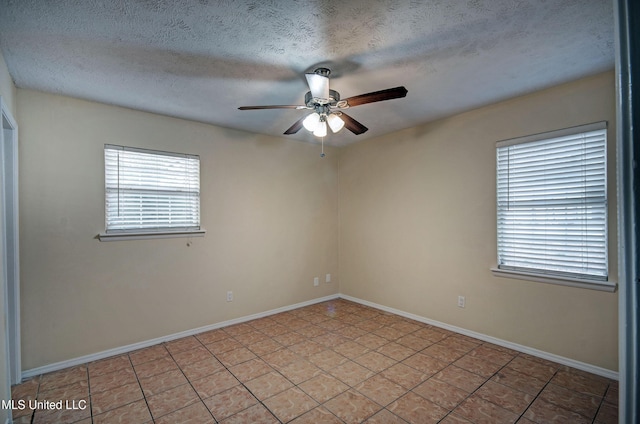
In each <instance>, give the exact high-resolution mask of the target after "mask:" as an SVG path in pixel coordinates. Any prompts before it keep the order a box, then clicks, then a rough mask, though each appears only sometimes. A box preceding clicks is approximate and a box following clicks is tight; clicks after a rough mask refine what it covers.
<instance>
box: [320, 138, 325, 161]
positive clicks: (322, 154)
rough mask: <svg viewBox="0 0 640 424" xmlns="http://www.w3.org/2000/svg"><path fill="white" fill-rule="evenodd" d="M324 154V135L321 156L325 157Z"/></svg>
mask: <svg viewBox="0 0 640 424" xmlns="http://www.w3.org/2000/svg"><path fill="white" fill-rule="evenodd" d="M324 156H325V155H324V137H322V153H320V157H321V158H323V157H324Z"/></svg>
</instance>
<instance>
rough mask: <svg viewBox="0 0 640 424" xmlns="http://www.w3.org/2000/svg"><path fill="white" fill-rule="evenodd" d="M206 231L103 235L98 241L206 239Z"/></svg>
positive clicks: (100, 235) (99, 236)
mask: <svg viewBox="0 0 640 424" xmlns="http://www.w3.org/2000/svg"><path fill="white" fill-rule="evenodd" d="M206 232H207V231H206V230H202V229H200V230H194V231H164V232H157V233H111V234H107V233H101V234H98V237H97V238H98V240H100V241H120V240H149V239H164V238H178V237H204V235H205V233H206Z"/></svg>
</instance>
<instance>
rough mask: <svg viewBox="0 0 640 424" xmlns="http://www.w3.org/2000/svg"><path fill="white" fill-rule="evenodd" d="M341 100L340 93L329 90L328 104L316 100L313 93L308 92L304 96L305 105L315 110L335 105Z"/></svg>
mask: <svg viewBox="0 0 640 424" xmlns="http://www.w3.org/2000/svg"><path fill="white" fill-rule="evenodd" d="M339 100H340V93H338V92H337V91H335V90H329V101H328V102H326V103H320V102H318V100H317V99H316V98H314V97H313V95H312V94H311V91H307V94H305V95H304V104H305V105H307V107H308V108H310V109H315V108H316V106H318V105H323V104H329V105H334V106H335V104H336V103H337V102H338V101H339Z"/></svg>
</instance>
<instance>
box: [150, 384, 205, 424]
mask: <svg viewBox="0 0 640 424" xmlns="http://www.w3.org/2000/svg"><path fill="white" fill-rule="evenodd" d="M146 399H147V404H148V405H149V410H150V411H151V415H152V416H153V418H154V419H158V418H160V417H162V416H164V415H167V414H169V413H171V412H174V411H177V410H178V409H182V408H184V407H186V406H189V405H190V404H192V403H196V402H198V401H199V398H198V394H197V393H196V392H195V391H194V390H193V388H192V387H191V385H189V384H183V385H182V386H178V387H174V388H173V389H169V390H165V391H164V392H162V393H159V394H157V395H154V396H149V397H147V398H146Z"/></svg>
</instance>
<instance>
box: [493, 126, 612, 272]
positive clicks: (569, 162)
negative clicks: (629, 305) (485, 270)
mask: <svg viewBox="0 0 640 424" xmlns="http://www.w3.org/2000/svg"><path fill="white" fill-rule="evenodd" d="M497 212H498V216H497V229H498V268H501V269H505V270H514V271H525V272H537V273H542V274H550V275H554V276H560V277H562V276H565V277H575V278H584V279H594V280H607V277H608V270H607V268H608V266H607V181H606V124H605V123H599V124H592V125H589V126H583V127H577V128H573V129H569V130H563V131H560V132H554V133H547V134H544V135H540V136H535V137H527V138H525V139H517V140H510V141H506V142H500V143H498V145H497Z"/></svg>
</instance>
